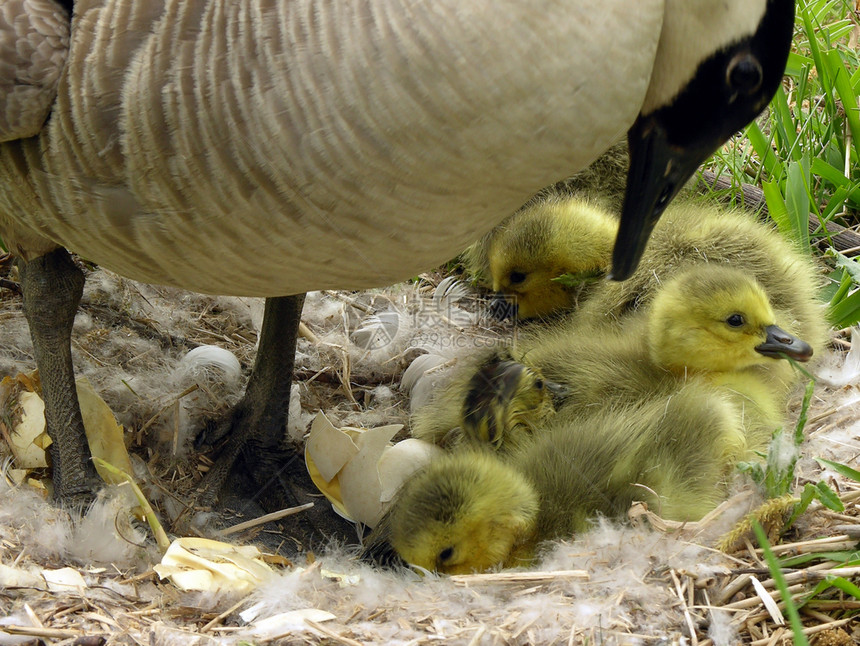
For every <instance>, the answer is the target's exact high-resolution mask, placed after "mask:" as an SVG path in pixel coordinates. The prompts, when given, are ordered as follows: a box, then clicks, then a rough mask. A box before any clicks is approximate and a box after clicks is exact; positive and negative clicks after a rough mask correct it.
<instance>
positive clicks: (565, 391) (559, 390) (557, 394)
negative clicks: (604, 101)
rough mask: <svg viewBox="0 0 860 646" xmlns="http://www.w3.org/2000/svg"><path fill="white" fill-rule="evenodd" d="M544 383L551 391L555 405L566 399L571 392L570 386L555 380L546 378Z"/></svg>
mask: <svg viewBox="0 0 860 646" xmlns="http://www.w3.org/2000/svg"><path fill="white" fill-rule="evenodd" d="M543 384H544V387H545V388H546V389H547V390H548V391H549V394H550V396H551V397H552V401H553V404H554V405H557V404H559V403H560V402H562V401H564V399H565V398H566V397H567V396H568V395H569V394H570V388H568V387H567V386H564V385H562V384H560V383H557V382H555V381H550V380H549V379H544V380H543Z"/></svg>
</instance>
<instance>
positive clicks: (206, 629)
mask: <svg viewBox="0 0 860 646" xmlns="http://www.w3.org/2000/svg"><path fill="white" fill-rule="evenodd" d="M246 601H248V600H247V599H240V600H239V601H237V602H236V603H234V604H233V605H232V606H230V607H229V608H227V610H225V611H224V612H222V613H221V614H220V615H218V616H217V617H215V618H214V619H213V620H212V621H210V622H209V623H208V624H206V625H205V626H203V628H201V629H200V632H201V633H205V632H209V631H210V630H211V629H212V627H213V626H215V625H217V624H220V623H221V622H222V621H224V620H225V619H226V618H227V617H229V616H230V615H231V614H233V613H234V612H236V611H237V610H238V609H239V608H241V607H242V606H243V605H245V602H246Z"/></svg>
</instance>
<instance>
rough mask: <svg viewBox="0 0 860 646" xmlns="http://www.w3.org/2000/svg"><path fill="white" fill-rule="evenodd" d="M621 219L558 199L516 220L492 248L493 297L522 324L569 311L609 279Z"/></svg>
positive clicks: (495, 237) (539, 204)
mask: <svg viewBox="0 0 860 646" xmlns="http://www.w3.org/2000/svg"><path fill="white" fill-rule="evenodd" d="M617 229H618V222H617V220H616V218H614V217H613V216H611V215H610V214H608V213H606V212H604V211H602V210H600V209H599V208H596V207H594V206H592V205H590V204H589V203H588V202H587V201H585V200H579V199H576V198H561V197H555V198H550V199H547V200H542V201H540V202H537V203H535V204H532V205H530V206H528V207H526V208H524V209H522V210H521V211H519V212H517V213H516V214H514V215H513V216H512V217H511V218H510V219H509V220H508V221H507V222H506V223H505V224H504V225H503V226H501V227H500V228H499V229H498V231H497V232H496V233H495V234H494V235H493V237H492V238H491V240H490V242H489V245H488V251H487V253H488V257H489V265H490V275H491V276H492V280H493V291H495V292H496V293H497V294H498V297H499V298H503V299H504V300H505V301H507V303H508V304H509V305H510V306H511V307H512V308H514V309H515V310H516V314H517V316H518V317H519V318H523V319H528V318H535V317H540V316H546V315H547V314H550V313H552V312H554V311H557V310H564V309H569V308H570V307H571V306H572V305H574V304H575V303H576V300H577V297H578V294H579V293H580V291H581V290H582V289H584V288H585V287H587V285H588V284H589V283H590V282H593V281H595V280H596V279H597V278H600V277H603V276H605V275H606V271H607V269H608V267H609V262H610V256H611V254H612V241H613V239H614V237H615V233H616V231H617Z"/></svg>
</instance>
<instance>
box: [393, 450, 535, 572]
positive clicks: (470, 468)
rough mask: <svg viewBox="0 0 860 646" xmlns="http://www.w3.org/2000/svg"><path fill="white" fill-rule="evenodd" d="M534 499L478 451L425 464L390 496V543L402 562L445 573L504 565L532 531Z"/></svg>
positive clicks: (512, 473)
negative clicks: (392, 503) (424, 466)
mask: <svg viewBox="0 0 860 646" xmlns="http://www.w3.org/2000/svg"><path fill="white" fill-rule="evenodd" d="M537 511H538V495H537V493H536V492H535V490H534V487H533V486H532V485H531V484H530V483H529V482H528V481H527V480H526V479H525V477H524V476H523V475H521V474H520V473H519V472H518V471H517V470H516V469H514V468H513V467H511V466H510V465H508V464H506V463H504V462H502V461H501V460H499V459H498V458H496V457H494V456H493V455H490V454H488V453H486V452H483V451H474V452H473V451H463V452H458V453H454V454H450V455H447V456H445V457H443V458H440V459H439V460H436V461H434V462H432V463H431V464H429V465H428V466H427V468H425V469H424V470H423V471H421V472H419V473H418V474H417V475H416V476H414V477H413V478H411V479H410V480H409V481H408V482H407V483H406V484H405V485H403V488H402V489H401V490H400V492H399V493H398V495H397V499H396V501H395V503H394V505H393V506H392V507H391V510H390V511H389V516H388V523H389V528H390V532H391V533H390V539H389V540H390V543H391V546H392V547H393V548H394V549H395V551H396V552H397V553H398V554H399V555H400V557H401V558H402V559H403V560H405V561H406V562H407V563H411V564H413V565H417V566H419V567H422V568H425V569H427V570H431V571H432V570H435V571H437V572H441V573H446V574H466V573H469V572H473V571H478V572H480V571H484V570H488V569H490V568H493V567H495V566H497V565H500V564H503V563H504V562H505V561H506V560H507V559H508V557H509V555H510V554H511V553H512V552H513V551H514V549H515V547H516V546H517V545H519V544H520V543H522V542H524V541H526V540H527V539H528V538H529V537H530V536H531V534H532V532H533V530H534V525H535V520H536V517H537Z"/></svg>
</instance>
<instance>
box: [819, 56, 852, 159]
mask: <svg viewBox="0 0 860 646" xmlns="http://www.w3.org/2000/svg"><path fill="white" fill-rule="evenodd" d="M824 61H825V63H826V64H827V66H828V68H829V72H830V75H831V77H832V78H833V85H834V86H835V88H836V93H837V94H838V95H839V99H840V100H841V101H842V106H843V108H844V109H845V120H846V121H848V127H849V129H850V130H851V137H852V139H853V140H854V152H855V154H856V155H857V157H856V158H857V159H860V109H858V106H857V94H856V93H855V92H854V88H853V87H851V79H849V78H848V71H847V70H846V69H845V65H844V64H843V63H842V59H841V58H840V56H839V52H837V51H836V50H831V51H829V52H826V53H825V54H824Z"/></svg>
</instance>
